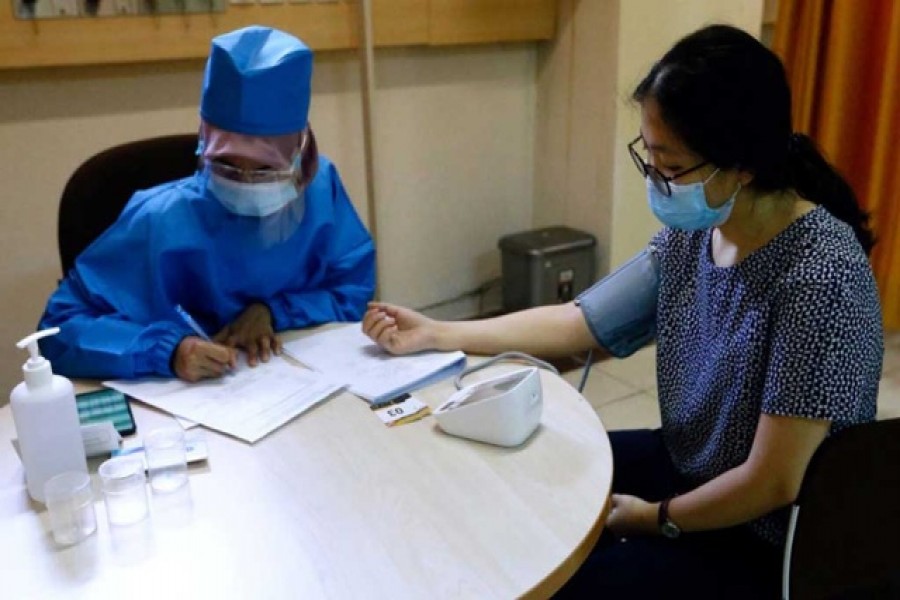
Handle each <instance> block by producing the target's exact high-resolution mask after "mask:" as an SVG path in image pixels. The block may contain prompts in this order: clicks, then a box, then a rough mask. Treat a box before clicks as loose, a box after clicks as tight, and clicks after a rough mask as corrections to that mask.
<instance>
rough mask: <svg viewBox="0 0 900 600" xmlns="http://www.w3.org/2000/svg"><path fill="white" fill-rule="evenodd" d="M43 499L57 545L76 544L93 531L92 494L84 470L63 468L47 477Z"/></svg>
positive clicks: (89, 478)
mask: <svg viewBox="0 0 900 600" xmlns="http://www.w3.org/2000/svg"><path fill="white" fill-rule="evenodd" d="M44 502H45V503H46V505H47V512H48V513H49V515H50V529H51V530H52V531H53V539H54V540H55V541H56V543H57V544H59V545H60V546H70V545H72V544H77V543H78V542H80V541H81V540H83V539H85V538H86V537H88V536H89V535H91V534H92V533H94V531H96V530H97V513H96V512H95V510H94V493H93V491H92V490H91V477H90V475H88V474H87V473H82V472H80V471H66V472H64V473H60V474H59V475H56V476H55V477H51V478H50V479H48V480H47V482H46V483H45V484H44Z"/></svg>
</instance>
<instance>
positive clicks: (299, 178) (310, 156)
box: [199, 129, 318, 246]
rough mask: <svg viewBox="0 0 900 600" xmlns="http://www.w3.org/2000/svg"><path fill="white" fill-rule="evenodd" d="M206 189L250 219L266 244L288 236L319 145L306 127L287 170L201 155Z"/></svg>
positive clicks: (294, 225) (300, 214)
mask: <svg viewBox="0 0 900 600" xmlns="http://www.w3.org/2000/svg"><path fill="white" fill-rule="evenodd" d="M199 168H200V175H201V178H202V179H203V181H204V184H205V186H206V189H207V191H208V192H209V193H210V194H212V196H213V197H214V198H216V199H217V200H218V201H219V202H220V203H221V204H222V205H223V206H224V207H225V208H226V209H227V210H228V211H229V212H231V213H233V214H235V215H238V216H241V217H247V218H248V219H252V220H253V221H252V223H253V224H254V225H256V226H258V227H259V233H260V237H261V239H262V241H263V243H264V245H265V246H271V245H273V244H277V243H279V242H283V241H284V240H286V239H288V238H289V237H291V236H292V235H293V234H294V233H295V232H296V231H297V229H298V228H299V227H300V224H301V222H302V221H303V215H304V213H305V210H306V188H307V186H308V185H309V183H310V181H312V179H313V177H315V174H316V171H317V169H318V148H317V145H316V141H315V136H314V135H313V132H312V130H311V129H307V130H306V131H305V132H304V133H303V135H302V138H301V140H300V145H299V147H298V148H297V151H296V152H295V153H294V156H293V160H292V164H291V167H290V168H288V169H267V168H263V169H242V168H240V167H238V166H235V165H234V164H231V163H229V162H227V161H226V160H223V159H219V158H201V159H200V165H199Z"/></svg>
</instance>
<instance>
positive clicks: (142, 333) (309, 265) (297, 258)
mask: <svg viewBox="0 0 900 600" xmlns="http://www.w3.org/2000/svg"><path fill="white" fill-rule="evenodd" d="M305 203H306V207H305V214H304V216H303V219H302V222H301V224H300V226H299V227H297V229H296V231H294V233H293V234H292V235H291V236H290V237H289V238H288V239H286V240H284V241H282V242H278V243H275V244H272V243H271V242H269V244H266V243H265V242H264V240H263V237H262V235H261V233H260V223H259V220H258V219H256V218H254V217H243V216H238V215H235V214H232V213H230V212H228V211H227V210H226V209H225V208H224V207H223V206H222V205H221V204H220V203H219V202H218V201H217V200H216V199H215V198H214V197H213V196H211V195H210V194H209V192H207V191H205V186H204V178H203V176H202V175H200V174H199V173H198V174H196V175H194V176H192V177H188V178H185V179H182V180H179V181H175V182H171V183H166V184H163V185H160V186H157V187H155V188H152V189H149V190H145V191H141V192H138V193H136V194H135V195H134V196H133V197H132V198H131V200H130V201H129V202H128V204H127V206H126V207H125V209H124V210H123V212H122V214H121V216H120V217H119V219H118V220H117V221H116V222H115V223H114V224H113V225H112V226H111V227H110V228H109V229H108V230H107V231H106V232H104V233H103V234H102V235H101V236H100V237H99V238H97V240H95V241H94V243H93V244H91V246H89V247H88V248H87V249H86V250H85V251H84V252H82V253H81V255H79V257H78V259H77V260H76V262H75V267H74V268H73V269H72V270H71V271H70V272H69V273H68V274H67V276H66V278H65V279H64V280H63V282H62V283H61V284H60V286H59V288H58V289H57V290H56V292H54V294H53V295H52V296H51V297H50V300H49V302H48V304H47V308H46V310H45V312H44V315H43V316H42V317H41V322H40V328H41V329H43V328H46V327H54V326H57V327H60V329H61V331H60V333H59V335H56V336H53V337H51V338H45V339H44V340H42V341H41V350H42V352H43V354H44V356H46V357H47V358H48V359H49V360H50V361H51V362H52V363H53V369H54V371H55V372H57V373H60V374H63V375H67V376H69V377H91V378H111V377H112V378H136V377H143V376H152V375H157V376H164V377H172V376H174V373H173V372H172V367H171V359H172V354H173V352H174V351H175V348H176V347H177V345H178V344H179V342H180V341H181V340H182V339H183V338H184V337H185V336H188V335H194V333H193V332H192V331H191V329H190V328H189V327H188V326H187V325H186V324H185V323H184V322H183V321H182V320H181V319H180V318H179V317H178V315H177V313H176V311H175V308H174V307H175V306H176V305H178V304H180V305H181V306H183V307H184V308H185V310H187V311H188V312H189V313H191V314H192V315H193V316H194V318H195V319H196V320H197V322H198V323H199V324H200V325H201V326H202V327H203V328H204V330H205V331H207V332H209V333H210V335H213V334H215V333H216V332H218V331H219V330H220V329H221V328H222V327H224V326H226V325H228V324H229V323H231V322H232V321H234V319H236V318H237V317H238V316H239V315H240V314H241V312H243V311H244V309H246V308H247V306H249V305H250V304H252V303H254V302H263V303H265V304H266V305H267V306H268V307H269V309H270V310H271V312H272V318H273V324H274V327H275V330H276V331H283V330H285V329H296V328H300V327H306V326H310V325H315V324H319V323H325V322H330V321H357V320H360V319H361V318H362V315H363V313H364V312H365V309H366V303H367V302H368V301H369V300H370V299H371V298H372V295H373V292H374V288H375V248H374V245H373V243H372V239H371V237H370V236H369V234H368V232H367V231H366V229H365V227H364V226H363V224H362V223H361V222H360V220H359V217H358V216H357V214H356V211H355V210H354V209H353V205H352V204H351V203H350V200H349V198H348V197H347V193H346V192H345V191H344V187H343V185H342V184H341V180H340V177H339V176H338V173H337V170H336V169H335V168H334V166H333V165H332V164H331V162H330V161H328V159H326V158H325V157H323V156H320V157H319V170H318V173H317V174H316V177H315V178H314V179H313V181H312V182H311V183H310V184H309V186H308V188H307V190H306V200H305Z"/></svg>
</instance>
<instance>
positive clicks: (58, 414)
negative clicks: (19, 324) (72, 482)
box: [9, 327, 88, 502]
mask: <svg viewBox="0 0 900 600" xmlns="http://www.w3.org/2000/svg"><path fill="white" fill-rule="evenodd" d="M57 333H59V328H58V327H53V328H51V329H45V330H43V331H39V332H37V333H33V334H31V335H29V336H28V337H26V338H25V339H23V340H21V341H20V342H19V343H18V344H16V346H18V347H19V348H22V349H25V348H28V352H29V353H30V354H31V357H30V358H29V359H28V361H27V362H26V363H25V364H24V365H22V372H23V373H24V376H25V381H23V382H22V383H20V384H19V385H17V386H16V387H15V388H14V389H13V391H12V393H11V394H10V396H9V403H10V406H11V407H12V416H13V421H14V422H15V425H16V433H17V435H18V438H19V455H20V456H21V457H22V464H23V465H24V466H25V481H26V483H27V485H28V494H29V495H30V496H31V497H32V498H34V499H35V500H37V501H38V502H43V501H44V483H46V481H47V480H48V479H50V478H51V477H53V476H54V475H58V474H60V473H62V472H64V471H81V472H83V473H87V472H88V470H87V460H86V459H85V455H84V443H83V441H82V438H81V425H80V423H79V421H78V407H77V406H76V404H75V390H74V388H73V387H72V382H71V381H69V380H68V379H66V378H65V377H60V376H59V375H54V374H53V371H52V369H51V366H50V362H49V361H48V360H47V359H46V358H44V357H43V356H41V354H40V350H38V340H39V339H41V338H43V337H46V336H48V335H56V334H57Z"/></svg>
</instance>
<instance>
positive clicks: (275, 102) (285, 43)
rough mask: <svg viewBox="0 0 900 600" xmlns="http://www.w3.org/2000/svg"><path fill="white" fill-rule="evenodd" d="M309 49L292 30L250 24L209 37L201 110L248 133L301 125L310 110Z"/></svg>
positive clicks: (274, 132)
mask: <svg viewBox="0 0 900 600" xmlns="http://www.w3.org/2000/svg"><path fill="white" fill-rule="evenodd" d="M312 62H313V53H312V50H310V49H309V48H308V47H307V46H306V44H304V43H303V42H301V41H300V40H298V39H297V38H295V37H294V36H292V35H289V34H287V33H284V32H283V31H278V30H277V29H272V28H270V27H260V26H258V25H254V26H251V27H245V28H244V29H238V30H237V31H232V32H231V33H226V34H223V35H220V36H218V37H216V38H214V39H213V41H212V49H211V50H210V54H209V60H207V62H206V73H205V75H204V78H203V93H202V95H201V98H200V116H201V117H202V118H203V120H204V121H206V122H207V123H210V124H212V125H214V126H216V127H218V128H220V129H224V130H226V131H233V132H235V133H244V134H247V135H282V134H286V133H294V132H297V131H302V130H303V129H304V128H305V127H306V123H307V117H308V115H309V95H310V80H311V78H312Z"/></svg>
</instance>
